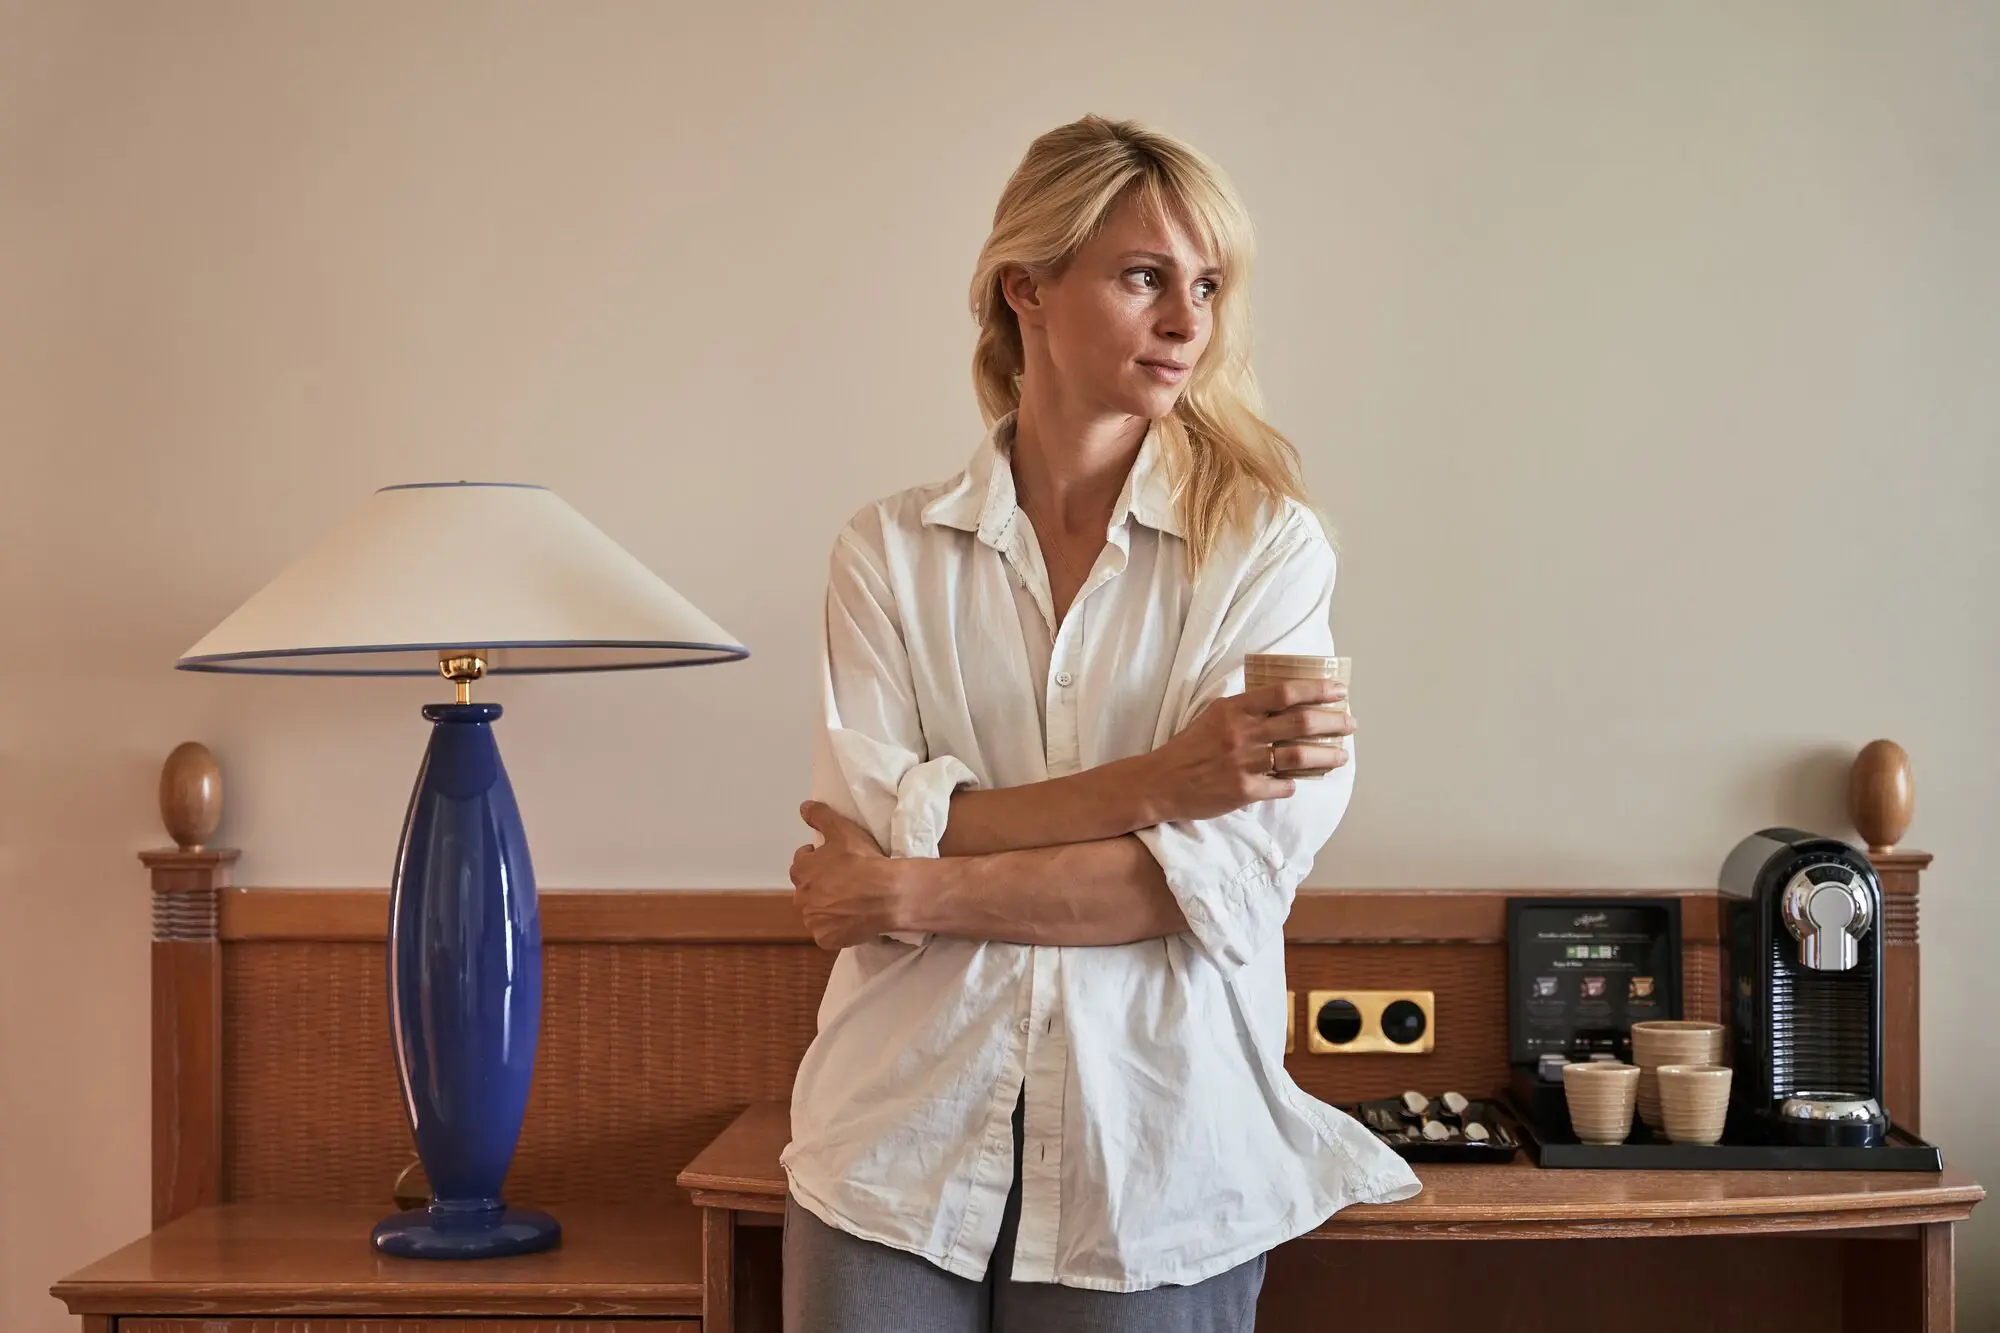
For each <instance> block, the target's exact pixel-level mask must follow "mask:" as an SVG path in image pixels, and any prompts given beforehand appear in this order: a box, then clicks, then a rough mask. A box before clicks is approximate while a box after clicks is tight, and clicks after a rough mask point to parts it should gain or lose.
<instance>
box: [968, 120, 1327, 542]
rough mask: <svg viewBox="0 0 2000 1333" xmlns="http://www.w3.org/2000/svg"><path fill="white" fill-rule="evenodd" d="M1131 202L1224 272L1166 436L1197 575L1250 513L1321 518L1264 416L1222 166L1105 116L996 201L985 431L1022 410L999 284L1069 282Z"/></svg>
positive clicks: (1018, 365) (1036, 158)
mask: <svg viewBox="0 0 2000 1333" xmlns="http://www.w3.org/2000/svg"><path fill="white" fill-rule="evenodd" d="M1127 198H1136V199H1137V200H1138V201H1139V202H1140V204H1141V206H1142V207H1144V208H1145V209H1147V210H1148V211H1149V213H1151V215H1152V216H1155V217H1159V218H1166V219H1173V220H1175V221H1178V222H1179V223H1180V224H1181V225H1182V226H1185V227H1186V228H1187V229H1188V230H1189V231H1190V232H1191V233H1192V234H1193V236H1194V237H1195V239H1197V240H1198V241H1199V242H1200V243H1201V245H1202V247H1203V248H1204V249H1205V250H1206V251H1207V252H1208V254H1209V255H1210V256H1211V257H1213V259H1214V262H1215V263H1216V264H1217V265H1218V266H1219V267H1220V268H1221V269H1222V281H1221V287H1220V291H1219V292H1218V294H1217V296H1216V298H1215V316H1214V318H1215V324H1214V331H1213V332H1212V334H1211V335H1210V338H1209V343H1208V347H1207V349H1206V350H1205V351H1204V352H1203V353H1202V356H1201V360H1199V361H1197V362H1196V363H1195V367H1194V373H1193V375H1192V376H1190V377H1189V380H1188V386H1187V389H1186V391H1185V392H1183V393H1182V394H1181V396H1180V398H1179V400H1178V401H1177V402H1176V403H1175V404H1174V408H1173V411H1171V412H1170V413H1168V414H1167V416H1165V417H1164V418H1161V419H1160V420H1159V421H1158V422H1157V423H1156V427H1157V430H1158V433H1159V437H1160V440H1161V443H1162V444H1163V445H1164V447H1165V452H1166V461H1167V473H1168V476H1169V477H1170V478H1171V479H1172V482H1173V496H1174V506H1175V511H1176V512H1177V513H1178V514H1179V515H1180V519H1181V523H1182V526H1183V527H1184V528H1185V530H1186V532H1187V563H1188V569H1189V572H1190V573H1192V572H1193V571H1195V570H1198V569H1199V568H1200V567H1201V565H1202V563H1203V562H1204V561H1205V560H1206V559H1207V557H1208V554H1209V552H1210V551H1212V550H1213V549H1214V548H1215V544H1216V542H1217V541H1218V540H1219V539H1220V537H1221V536H1222V534H1223V533H1224V532H1225V531H1226V530H1227V529H1228V528H1229V526H1230V525H1231V524H1233V523H1237V522H1240V521H1242V520H1243V519H1244V518H1245V517H1246V516H1247V513H1248V509H1249V504H1248V502H1249V501H1252V500H1254V499H1256V498H1259V497H1267V498H1271V499H1276V498H1278V497H1281V496H1283V497H1290V498H1291V499H1294V500H1297V501H1298V502H1299V503H1301V504H1303V505H1306V506H1307V508H1309V509H1310V508H1311V507H1312V505H1311V502H1310V501H1309V500H1307V498H1306V494H1305V485H1304V482H1303V480H1302V478H1301V476H1300V466H1299V454H1298V450H1297V449H1296V448H1294V447H1293V445H1292V442H1291V441H1290V440H1288V439H1286V438H1285V437H1284V436H1283V435H1281V434H1280V433H1279V432H1278V431H1277V430H1276V429H1275V428H1274V427H1273V426H1271V424H1270V423H1269V422H1267V421H1265V420H1264V418H1263V417H1262V415H1260V413H1261V411H1262V402H1261V399H1260V397H1259V395H1258V392H1257V381H1256V377H1255V376H1254V375H1253V374H1252V373H1251V370H1250V301H1249V278H1250V264H1251V260H1252V257H1253V254H1254V242H1253V239H1252V234H1251V229H1250V216H1249V214H1248V212H1246V211H1245V209H1244V207H1243V203H1242V201H1241V200H1240V199H1238V198H1237V196H1236V192H1235V190H1234V189H1233V188H1231V186H1230V184H1229V182H1228V180H1227V178H1226V177H1224V176H1223V174H1222V172H1221V170H1220V169H1219V168H1217V167H1216V166H1215V164H1214V163H1212V162H1210V161H1209V160H1208V159H1207V158H1206V157H1203V156H1202V155H1201V154H1200V153H1199V152H1197V151H1195V150H1194V149H1193V148H1190V147H1189V146H1188V145H1186V144H1184V143H1182V142H1180V141H1179V140H1177V139H1173V138H1170V137H1168V136H1167V135H1164V134H1161V133H1160V132H1158V131H1157V130H1153V129H1149V128H1147V127H1146V126H1144V125H1140V124H1138V123H1136V122H1134V121H1129V120H1106V119H1105V118H1104V117H1102V116H1085V117H1084V118H1083V119H1081V120H1077V121H1072V122H1071V123H1069V124H1067V125H1062V126H1059V127H1057V128H1056V129H1053V130H1050V131H1049V132H1048V133H1046V134H1044V135H1042V136H1041V137H1040V138H1038V139H1036V140H1035V141H1034V142H1033V143H1032V144H1030V145H1029V146H1028V151H1027V154H1026V155H1025V156H1024V157H1023V158H1022V159H1021V164H1020V166H1018V167H1016V168H1015V169H1014V174H1013V176H1012V177H1010V178H1009V179H1008V181H1007V188H1006V189H1004V190H1003V191H1001V193H1000V203H999V205H998V206H997V207H996V208H995V209H994V210H993V230H992V232H991V234H989V235H988V236H987V238H986V244H985V245H984V246H983V247H982V248H981V249H980V252H979V264H978V267H977V269H976V270H975V271H974V273H973V276H972V316H973V319H974V320H976V321H977V322H978V324H979V338H978V342H977V343H976V344H975V346H974V348H973V352H972V381H973V387H974V388H975V389H976V390H977V392H978V394H979V410H980V414H981V415H982V416H983V417H984V418H985V420H986V424H987V425H988V427H991V426H992V425H993V423H994V422H996V421H998V420H999V419H1000V418H1002V417H1004V416H1006V415H1007V414H1008V413H1009V412H1012V411H1014V410H1015V409H1016V408H1018V407H1019V406H1020V404H1021V370H1022V366H1023V353H1022V347H1021V326H1020V323H1019V321H1018V320H1017V319H1016V318H1015V315H1014V311H1013V308H1012V307H1011V306H1009V305H1008V304H1007V298H1006V297H1005V296H1004V295H1003V294H1002V293H1001V289H1000V285H1001V280H1002V277H1003V275H1004V274H1005V272H1006V270H1007V269H1008V268H1009V267H1010V266H1012V265H1016V264H1018V265H1020V266H1022V267H1024V268H1026V269H1028V270H1030V271H1031V272H1046V273H1058V274H1059V273H1061V272H1062V270H1063V269H1064V268H1065V267H1066V266H1067V265H1068V264H1069V262H1070V260H1071V259H1073V258H1074V257H1075V255H1076V252H1077V251H1078V250H1079V249H1081V248H1082V247H1083V245H1084V244H1085V243H1086V242H1087V241H1089V240H1090V238H1091V237H1092V236H1094V235H1095V234H1096V233H1097V230H1098V228H1099V227H1101V226H1102V225H1103V223H1104V219H1105V218H1106V217H1107V216H1108V215H1109V214H1110V213H1111V211H1112V210H1113V209H1114V208H1115V207H1117V206H1118V204H1120V203H1121V202H1123V201H1124V200H1125V199H1127ZM1314 512H1315V513H1317V511H1314ZM1321 522H1322V526H1324V522H1325V520H1324V517H1323V516H1322V518H1321Z"/></svg>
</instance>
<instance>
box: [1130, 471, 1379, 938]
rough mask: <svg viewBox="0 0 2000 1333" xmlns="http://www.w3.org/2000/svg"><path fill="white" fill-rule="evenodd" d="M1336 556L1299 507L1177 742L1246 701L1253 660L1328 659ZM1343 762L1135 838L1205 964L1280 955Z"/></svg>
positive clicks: (1250, 583) (1203, 680) (1337, 791)
mask: <svg viewBox="0 0 2000 1333" xmlns="http://www.w3.org/2000/svg"><path fill="white" fill-rule="evenodd" d="M1334 576H1335V559H1334V553H1333V548H1332V546H1331V545H1329V544H1328V542H1327V540H1326V536H1325V534H1324V533H1322V532H1321V531H1320V529H1319V525H1318V523H1317V522H1316V521H1315V520H1314V519H1313V518H1312V516H1311V514H1310V512H1309V511H1307V510H1304V509H1303V508H1295V509H1292V510H1291V511H1290V516H1289V518H1288V520H1287V522H1286V524H1285V526H1284V528H1283V529H1282V530H1281V531H1280V533H1279V534H1278V536H1277V537H1276V538H1275V539H1274V540H1273V542H1272V543H1271V548H1270V550H1269V553H1268V554H1267V555H1266V556H1265V558H1264V559H1263V560H1261V561H1260V562H1259V563H1258V564H1257V565H1256V566H1255V567H1254V568H1253V572H1252V573H1251V574H1250V575H1249V576H1248V577H1246V578H1245V579H1244V580H1243V582H1242V583H1241V584H1240V585H1239V586H1238V588H1237V591H1236V594H1235V596H1234V597H1233V599H1232V600H1231V602H1230V606H1229V610H1228V611H1227V613H1226V614H1225V615H1224V617H1223V620H1222V623H1221V627H1220V629H1219V630H1218V631H1217V633H1216V636H1215V641H1214V645H1213V648H1212V650H1211V652H1210V653H1209V655H1208V658H1207V660H1206V661H1205V662H1204V663H1203V665H1202V668H1201V672H1200V676H1199V678H1198V680H1197V682H1196V684H1195V687H1194V689H1193V691H1192V692H1191V693H1190V695H1189V698H1188V702H1187V705H1186V706H1185V708H1183V709H1182V711H1181V715H1180V717H1179V718H1178V719H1177V720H1176V722H1175V724H1174V730H1175V731H1176V732H1178V731H1180V730H1182V729H1184V728H1186V727H1187V725H1188V724H1189V723H1190V722H1192V721H1193V720H1194V719H1195V717H1196V716H1197V715H1198V714H1199V713H1200V712H1201V710H1202V709H1203V708H1205V707H1207V706H1208V705H1209V704H1210V703H1211V702H1213V701H1214V700H1216V699H1219V698H1222V697H1224V696H1225V695H1231V694H1240V693H1242V692H1243V659H1244V658H1245V657H1247V656H1249V655H1250V654H1252V653H1301V654H1315V655H1326V656H1331V655H1332V654H1333V651H1334V647H1333V628H1332V624H1331V618H1330V617H1331V608H1332V601H1333V584H1334ZM1347 744H1348V760H1347V763H1346V764H1344V765H1342V766H1341V767H1340V768H1337V769H1335V770H1333V771H1332V772H1331V773H1328V774H1327V775H1326V776H1325V777H1323V778H1317V779H1307V780H1301V781H1299V782H1298V783H1296V784H1295V787H1296V791H1295V793H1294V794H1293V795H1292V796H1289V797H1285V798H1283V799H1280V800H1271V801H1259V802H1257V803H1256V804H1254V805H1250V806H1246V807H1244V808H1243V809H1241V810H1234V811H1231V812H1230V813H1228V814H1225V815H1221V816H1218V817H1217V818H1214V819H1194V820H1179V821H1175V822H1171V823H1165V824H1156V825H1154V826H1152V827H1150V828H1145V829H1141V830H1139V832H1138V838H1139V840H1140V841H1141V842H1142V843H1144V844H1145V845H1146V847H1147V849H1148V850H1150V851H1151V852H1152V854H1153V856H1154V858H1155V859H1156V860H1158V861H1159V863H1160V868H1161V870H1162V871H1163V872H1164V873H1165V876H1166V881H1167V888H1168V890H1169V891H1171V892H1172V893H1173V895H1174V898H1175V900H1176V901H1177V902H1178V903H1179V904H1180V908H1181V914H1182V915H1183V916H1185V917H1186V918H1187V923H1188V929H1189V931H1190V932H1191V933H1192V934H1193V935H1194V937H1195V940H1196V942H1197V943H1198V944H1199V945H1200V946H1201V948H1202V950H1203V952H1205V953H1206V954H1207V955H1208V956H1209V957H1210V958H1212V959H1214V960H1215V962H1216V963H1217V964H1219V965H1221V966H1222V967H1224V968H1225V969H1232V970H1233V969H1235V968H1238V967H1241V966H1242V965H1243V964H1244V963H1246V962H1248V961H1250V960H1251V959H1253V958H1255V957H1257V956H1258V955H1259V954H1261V953H1263V952H1264V951H1265V950H1266V949H1268V948H1271V947H1273V946H1274V945H1276V944H1278V943H1279V942H1280V941H1281V940H1282V938H1283V933H1284V924H1285V918H1286V917H1288V916H1289V915H1291V910H1292V899H1293V897H1294V895H1295V894H1296V892H1297V890H1298V886H1299V885H1300V883H1302V882H1303V881H1304V880H1305V877H1306V875H1307V874H1308V873H1309V872H1310V871H1311V870H1312V865H1313V858H1314V857H1315V856H1316V855H1318V853H1319V850H1320V848H1321V847H1323V846H1325V845H1326V841H1327V839H1328V838H1330V837H1332V836H1333V831H1334V829H1335V828H1336V827H1337V826H1338V825H1339V823H1340V820H1341V816H1342V815H1344V814H1345V813H1346V812H1347V803H1348V799H1349V797H1350V796H1351V795H1352V794H1353V791H1354V760H1355V750H1354V740H1353V738H1352V737H1350V738H1348V742H1347Z"/></svg>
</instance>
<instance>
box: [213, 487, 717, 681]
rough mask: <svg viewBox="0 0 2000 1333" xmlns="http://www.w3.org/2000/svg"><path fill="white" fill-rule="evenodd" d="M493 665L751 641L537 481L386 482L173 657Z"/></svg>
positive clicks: (578, 667) (397, 668)
mask: <svg viewBox="0 0 2000 1333" xmlns="http://www.w3.org/2000/svg"><path fill="white" fill-rule="evenodd" d="M454 649H455V650H462V651H465V652H477V653H480V654H481V655H482V656H484V657H485V659H486V673H487V674H488V675H528V674H544V673H552V672H567V671H629V670H640V669H644V668H648V667H670V666H692V665H696V664H699V663H703V662H725V661H733V660H736V659H739V658H744V657H748V656H749V655H750V654H749V650H748V649H746V648H745V647H744V646H743V645H742V644H740V643H738V642H737V641H736V638H735V636H734V635H732V634H730V633H729V632H728V631H727V630H725V629H723V628H722V627H721V626H720V625H717V624H716V623H715V622H714V621H712V620H710V619H709V618H708V617H707V616H705V615H703V614H702V613H701V612H700V611H699V610H697V609H696V608H695V607H694V606H693V605H692V604H690V603H689V602H688V600H687V599H686V598H685V597H682V596H681V595H680V594H679V593H677V592H675V591H674V590H673V589H672V588H670V587H668V586H667V585H666V584H665V583H664V582H662V581H661V580H660V578H659V577H658V576H657V575H655V574H654V573H653V572H652V571H651V570H649V569H647V568H646V567H645V566H644V565H642V564H640V563H639V561H638V560H637V559H635V558H634V557H633V556H632V555H631V554H630V553H629V552H627V551H626V550H625V549H624V548H623V547H621V546H619V545H618V543H616V542H614V541H612V540H611V539H610V538H609V537H607V536H605V535H604V534H603V533H602V532H600V531H598V530H597V528H596V527H595V526H593V525H592V524H591V523H590V522H589V521H588V520H587V519H585V518H584V517H583V516H582V515H581V514H579V513H577V512H576V511H575V510H574V509H571V508H570V507H569V506H568V505H567V504H565V503H563V501H562V500H561V499H559V498H558V497H557V496H556V495H555V494H554V493H553V492H551V491H548V490H545V489H544V488H542V487H540V486H523V485H513V484H506V483H493V482H443V483H432V484H421V485H414V486H390V487H386V488H384V489H383V490H379V491H377V492H375V494H374V495H373V496H371V497H370V498H369V500H368V502H367V503H366V504H364V505H363V506H362V507H361V508H360V509H359V510H357V511H356V512H355V513H354V514H353V515H352V516H351V517H350V518H349V519H348V520H347V521H346V522H345V523H344V524H342V525H341V526H340V527H338V528H336V529H335V530H334V531H333V532H332V533H330V534H328V536H327V537H326V538H325V540H323V541H321V542H320V543H319V544H318V545H317V546H315V547H313V548H312V549H311V550H310V551H308V552H307V553H306V554H305V555H304V556H302V557H300V559H299V560H298V561H297V562H295V563H294V564H293V565H291V567H290V568H288V569H286V570H285V571H284V572H283V573H281V574H279V575H278V576H277V577H276V578H275V579H273V580H271V582H270V583H268V584H266V585H265V586H264V588H263V589H262V590H261V591H259V592H258V593H257V594H256V595H255V596H253V597H251V598H250V600H249V601H247V602H245V603H244V604H243V605H242V606H241V607H239V608H237V610H236V612H235V613H234V614H233V615H231V616H230V617H229V618H228V619H227V620H225V621H223V622H222V623H221V624H220V625H217V626H216V627H215V628H214V629H213V630H211V631H210V632H209V633H208V635H207V637H205V638H203V639H202V640H201V642H199V643H197V644H195V645H194V647H192V648H190V649H188V650H187V652H186V653H185V654H184V655H183V656H182V657H181V659H180V661H179V662H178V663H177V664H176V665H177V666H179V667H180V668H181V669H182V670H186V671H240V672H257V673H270V674H280V675H301V676H435V675H437V674H438V655H439V653H440V652H443V651H446V650H454Z"/></svg>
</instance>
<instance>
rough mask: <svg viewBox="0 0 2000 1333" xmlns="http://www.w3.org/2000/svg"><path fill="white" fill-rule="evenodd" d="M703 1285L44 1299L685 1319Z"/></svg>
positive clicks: (128, 1291)
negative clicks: (526, 1292)
mask: <svg viewBox="0 0 2000 1333" xmlns="http://www.w3.org/2000/svg"><path fill="white" fill-rule="evenodd" d="M702 1292H703V1284H701V1283H699V1282H676V1283H662V1284H660V1285H658V1286H648V1287H626V1288H621V1289H617V1290H611V1291H607V1290H606V1289H605V1288H603V1287H598V1286H591V1287H588V1288H585V1289H582V1290H579V1291H577V1292H575V1293H574V1294H564V1293H563V1292H561V1291H557V1292H539V1293H537V1294H535V1295H532V1296H526V1295H513V1294H508V1293H504V1292H496V1291H495V1290H494V1289H493V1288H490V1287H489V1288H485V1289H483V1290H481V1291H480V1292H479V1293H477V1294H470V1293H464V1292H460V1293H453V1294H446V1293H430V1294H413V1293H411V1292H408V1291H382V1290H379V1289H375V1290H369V1291H365V1292H363V1291H356V1292H354V1293H352V1294H347V1293H340V1292H334V1293H329V1292H328V1290H327V1288H325V1287H314V1286H302V1285H275V1284H274V1285H271V1286H266V1287H249V1286H242V1287H231V1288H230V1289H228V1290H227V1291H215V1290H212V1289H211V1290H207V1291H202V1292H196V1291H193V1290H186V1289H183V1290H180V1291H175V1290H173V1289H171V1288H163V1287H161V1286H159V1285H157V1284H153V1283H139V1284H133V1283H118V1284H110V1283H107V1284H103V1285H98V1284H94V1283H93V1284H75V1283H63V1282H59V1283H57V1284H55V1286H53V1287H51V1288H50V1290H49V1294H50V1295H51V1296H54V1297H55V1298H56V1299H57V1300H59V1301H61V1302H62V1303H63V1304H64V1305H65V1306H67V1307H68V1308H69V1312H70V1313H71V1314H73V1315H89V1314H103V1315H124V1316H130V1317H137V1316H142V1315H208V1316H215V1317H232V1316H233V1317H248V1316H256V1315H263V1316H284V1317H290V1318H298V1317H310V1316H329V1317H339V1316H356V1317H374V1318H386V1317H390V1316H395V1315H422V1316H430V1317H445V1316H451V1317H456V1318H464V1319H495V1320H506V1319H509V1318H529V1319H546V1318H549V1317H551V1316H560V1317H564V1318H571V1319H599V1318H601V1319H656V1318H659V1319H687V1318H691V1317H694V1316H698V1315H700V1314H701V1306H702Z"/></svg>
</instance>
